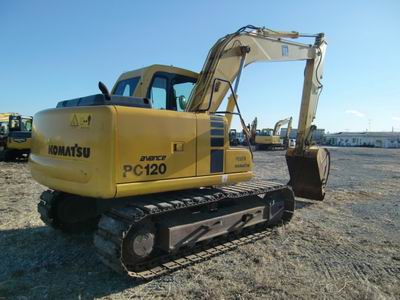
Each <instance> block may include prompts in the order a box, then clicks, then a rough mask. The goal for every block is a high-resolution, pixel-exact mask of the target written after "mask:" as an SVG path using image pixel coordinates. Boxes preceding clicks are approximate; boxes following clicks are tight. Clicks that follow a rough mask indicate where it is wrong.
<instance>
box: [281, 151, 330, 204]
mask: <svg viewBox="0 0 400 300" xmlns="http://www.w3.org/2000/svg"><path fill="white" fill-rule="evenodd" d="M286 162H287V165H288V168H289V174H290V181H289V185H290V186H291V187H292V189H293V191H294V194H295V195H296V196H297V197H302V198H307V199H312V200H320V201H321V200H323V199H324V196H325V186H326V183H327V181H328V176H329V169H330V154H329V151H328V150H327V149H325V148H311V149H308V150H305V151H304V152H303V153H302V155H299V154H296V152H295V149H288V151H287V152H286Z"/></svg>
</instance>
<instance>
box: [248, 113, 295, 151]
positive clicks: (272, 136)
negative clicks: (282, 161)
mask: <svg viewBox="0 0 400 300" xmlns="http://www.w3.org/2000/svg"><path fill="white" fill-rule="evenodd" d="M285 124H288V126H287V130H286V135H285V137H284V139H283V143H282V142H281V136H280V132H279V130H280V129H281V127H282V126H283V125H285ZM291 130H292V117H290V118H286V119H283V120H279V121H278V122H276V124H275V127H274V129H272V128H263V129H262V130H261V131H258V132H257V133H256V136H255V138H254V144H255V148H256V150H282V149H285V150H286V149H287V148H288V147H289V135H290V132H291Z"/></svg>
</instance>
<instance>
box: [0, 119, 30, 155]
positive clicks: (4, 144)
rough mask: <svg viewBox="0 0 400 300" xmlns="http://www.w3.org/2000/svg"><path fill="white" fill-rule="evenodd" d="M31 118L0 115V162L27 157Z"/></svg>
mask: <svg viewBox="0 0 400 300" xmlns="http://www.w3.org/2000/svg"><path fill="white" fill-rule="evenodd" d="M31 137H32V117H24V116H21V115H20V114H17V113H1V114H0V161H1V160H5V161H9V160H13V159H16V158H21V157H27V156H28V155H29V152H30V148H31Z"/></svg>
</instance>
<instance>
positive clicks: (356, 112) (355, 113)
mask: <svg viewBox="0 0 400 300" xmlns="http://www.w3.org/2000/svg"><path fill="white" fill-rule="evenodd" d="M345 113H346V114H352V115H355V116H356V117H359V118H364V117H365V114H364V113H362V112H360V111H358V110H351V109H350V110H346V111H345Z"/></svg>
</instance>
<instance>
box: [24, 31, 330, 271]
mask: <svg viewBox="0 0 400 300" xmlns="http://www.w3.org/2000/svg"><path fill="white" fill-rule="evenodd" d="M299 37H302V38H311V39H313V42H312V43H311V44H308V43H307V44H303V43H297V42H295V41H294V40H295V39H296V38H299ZM325 49H326V42H325V38H324V35H323V34H322V33H319V34H315V35H305V34H300V33H298V32H277V31H273V30H269V29H266V28H258V27H254V26H246V27H243V28H241V29H239V30H238V31H236V32H234V33H232V34H228V35H226V36H224V37H222V38H221V39H219V40H218V41H217V42H216V44H215V45H214V46H213V47H212V48H211V50H210V52H209V54H208V57H207V59H206V61H205V64H204V66H203V69H202V71H201V72H200V74H197V73H195V72H192V71H188V70H184V69H180V68H176V67H170V66H162V65H152V66H150V67H147V68H143V69H140V70H136V71H132V72H127V73H124V74H122V75H121V76H120V77H119V78H118V80H117V82H116V84H115V85H114V87H113V89H112V90H111V92H109V91H108V89H107V88H106V86H105V85H104V84H102V83H99V88H100V90H101V92H102V94H97V95H93V96H88V97H82V98H77V99H73V100H66V101H61V102H59V103H58V104H57V107H56V108H54V109H48V110H44V111H41V112H39V113H37V114H36V115H35V117H34V124H33V143H32V153H31V156H30V167H31V172H32V175H33V177H34V178H35V179H36V180H37V181H38V182H40V183H41V184H43V185H45V186H47V187H49V188H50V189H49V190H48V191H45V192H44V193H43V194H42V195H41V197H40V202H39V204H38V211H39V213H40V215H41V218H42V220H43V221H44V222H45V223H46V224H48V225H50V226H52V227H54V228H57V229H60V230H62V231H65V232H80V231H83V230H88V229H91V228H96V227H97V230H96V232H95V235H94V244H95V247H96V252H97V253H98V255H99V257H100V259H101V260H102V261H103V262H104V263H105V264H106V265H108V266H109V267H111V268H112V269H114V270H116V271H121V272H125V273H127V274H129V275H130V276H133V277H140V278H152V277H154V276H158V275H161V274H164V273H165V272H169V271H171V270H175V269H177V268H180V267H182V266H185V265H187V264H190V263H193V262H196V261H199V260H202V259H207V258H208V257H210V256H213V255H216V254H218V253H221V252H224V251H228V250H230V249H232V248H234V247H236V246H237V245H240V244H243V243H246V242H250V241H254V240H256V239H258V238H260V237H263V232H265V231H263V230H264V228H265V227H266V226H271V225H273V224H278V223H282V222H288V221H289V220H290V219H291V217H292V215H293V212H294V208H295V195H296V196H298V197H305V198H309V199H315V200H322V199H323V198H324V195H325V186H326V183H327V179H328V173H329V167H330V158H329V153H328V151H327V150H325V149H322V148H316V147H314V146H311V141H310V139H311V133H312V130H313V128H314V127H313V125H312V121H313V120H314V117H315V113H316V108H317V103H318V101H317V100H318V96H319V94H320V92H321V88H322V85H321V82H320V80H321V78H322V67H323V61H324V58H325ZM294 60H303V61H305V62H306V69H305V74H304V75H305V77H304V87H303V96H302V103H301V110H300V118H299V125H298V128H299V129H298V135H297V144H296V148H294V149H288V151H287V154H286V160H287V163H288V168H289V173H290V182H289V183H288V184H287V185H285V184H280V183H274V182H270V181H266V180H264V179H260V178H257V179H252V178H253V172H252V167H253V162H252V152H251V148H249V149H247V148H238V147H232V148H231V147H230V146H229V129H230V127H231V121H232V117H233V116H234V115H237V116H238V117H239V118H240V121H241V124H242V126H243V130H245V131H246V133H247V135H246V136H247V139H249V137H250V133H249V132H248V130H247V128H246V126H245V123H244V120H243V118H242V116H241V114H240V109H239V106H238V102H239V99H238V94H237V91H238V86H239V82H240V77H241V75H242V71H243V68H244V67H245V66H247V65H249V64H251V63H254V62H259V61H294ZM228 92H230V96H229V97H228V102H227V106H226V108H225V109H223V110H222V111H221V110H219V107H220V106H221V103H222V101H223V99H224V98H225V96H226V95H227V93H228ZM204 247H206V248H204Z"/></svg>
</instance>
